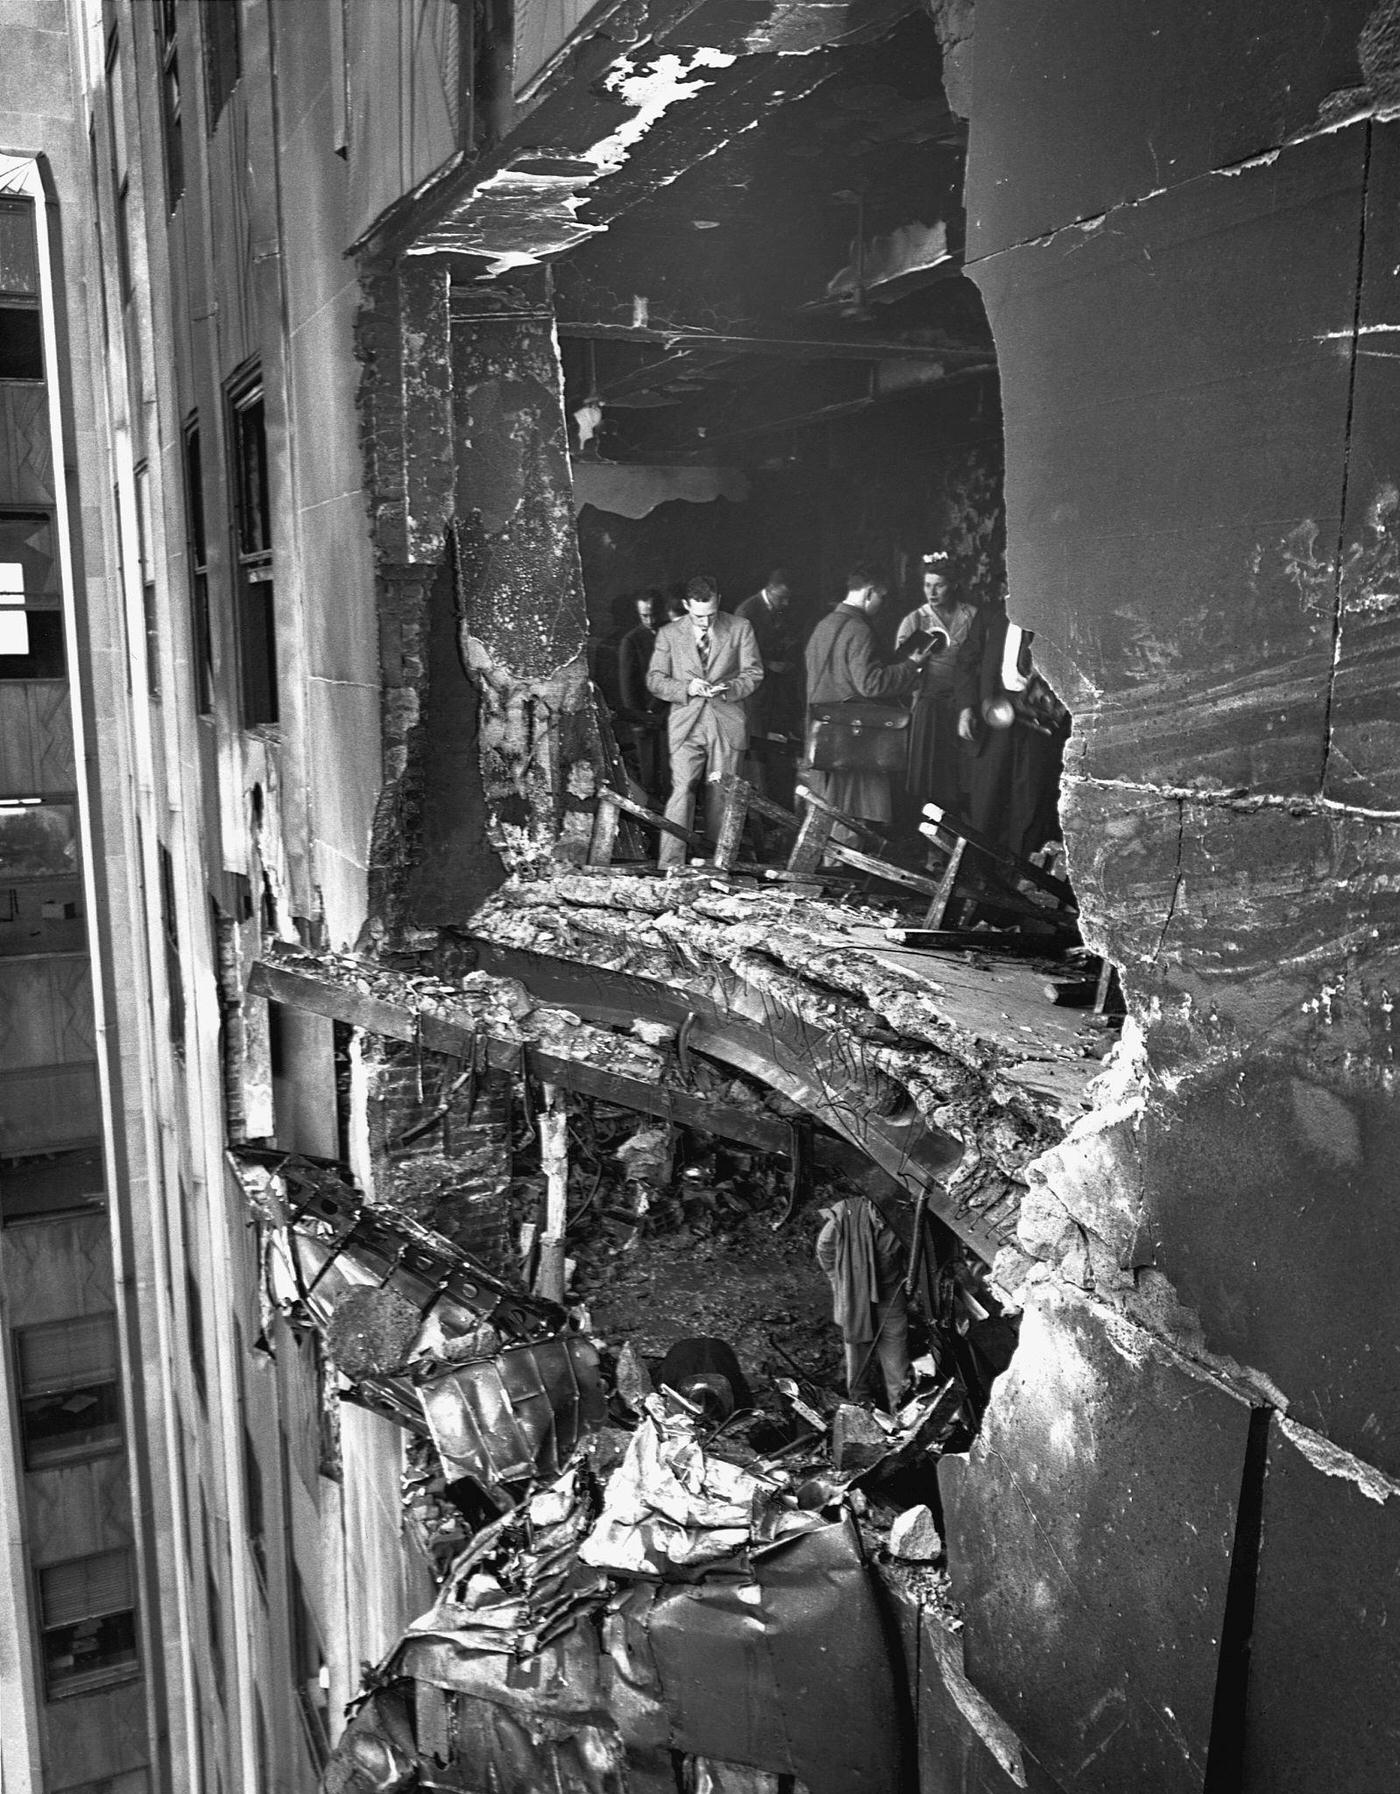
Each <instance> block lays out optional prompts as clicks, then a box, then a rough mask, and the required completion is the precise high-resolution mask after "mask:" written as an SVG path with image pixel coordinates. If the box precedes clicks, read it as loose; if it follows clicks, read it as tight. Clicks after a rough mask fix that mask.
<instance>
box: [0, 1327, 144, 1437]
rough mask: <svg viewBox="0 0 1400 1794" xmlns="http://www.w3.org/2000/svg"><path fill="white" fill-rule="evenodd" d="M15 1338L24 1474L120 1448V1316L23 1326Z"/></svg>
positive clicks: (17, 1331)
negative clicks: (118, 1345) (117, 1320)
mask: <svg viewBox="0 0 1400 1794" xmlns="http://www.w3.org/2000/svg"><path fill="white" fill-rule="evenodd" d="M14 1338H15V1359H16V1364H17V1368H18V1382H19V1411H20V1433H21V1436H22V1438H23V1440H24V1466H25V1469H26V1470H46V1469H49V1468H51V1467H52V1466H54V1465H56V1464H71V1463H75V1462H77V1461H78V1460H79V1459H82V1458H92V1457H100V1456H101V1455H102V1454H103V1453H105V1452H109V1451H115V1450H116V1448H117V1447H118V1446H119V1445H120V1444H121V1408H120V1404H119V1401H118V1395H117V1326H116V1318H115V1316H113V1315H110V1314H91V1315H75V1316H74V1317H73V1318H72V1319H71V1320H66V1321H58V1322H52V1323H49V1324H48V1325H45V1326H42V1327H19V1328H17V1329H16V1330H15V1336H14Z"/></svg>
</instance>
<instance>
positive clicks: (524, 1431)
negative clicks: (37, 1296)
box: [236, 1132, 974, 1794]
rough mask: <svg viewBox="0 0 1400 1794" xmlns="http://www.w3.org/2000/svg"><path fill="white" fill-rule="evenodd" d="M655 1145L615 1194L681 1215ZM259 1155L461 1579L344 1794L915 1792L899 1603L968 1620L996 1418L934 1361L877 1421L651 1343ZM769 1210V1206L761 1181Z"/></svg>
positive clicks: (251, 1174) (314, 1292) (293, 1302)
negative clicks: (949, 1549)
mask: <svg viewBox="0 0 1400 1794" xmlns="http://www.w3.org/2000/svg"><path fill="white" fill-rule="evenodd" d="M630 1139H631V1141H632V1142H633V1143H634V1150H632V1151H630V1152H624V1153H622V1154H621V1156H620V1159H619V1163H618V1174H619V1175H622V1174H624V1173H626V1172H638V1173H645V1174H646V1176H647V1177H648V1178H653V1179H657V1180H658V1183H657V1186H656V1187H657V1188H658V1189H659V1190H660V1191H661V1193H662V1194H661V1200H662V1201H663V1202H665V1201H670V1200H676V1201H681V1202H683V1200H684V1198H683V1197H675V1198H672V1197H671V1196H669V1195H668V1194H667V1192H668V1191H669V1190H670V1189H671V1188H672V1187H673V1185H674V1183H675V1182H676V1181H680V1182H681V1183H684V1181H685V1179H684V1168H682V1170H681V1172H680V1174H679V1177H678V1178H672V1179H671V1181H670V1182H669V1183H661V1182H660V1181H659V1180H660V1179H661V1177H662V1176H663V1175H664V1174H665V1173H666V1172H667V1171H668V1170H673V1169H674V1167H673V1166H671V1165H670V1164H668V1152H667V1150H666V1148H667V1145H668V1142H667V1141H666V1140H665V1139H662V1138H658V1137H656V1136H655V1135H653V1136H652V1137H650V1138H645V1137H644V1138H641V1139H638V1136H637V1134H636V1133H635V1132H634V1133H633V1134H632V1135H631V1136H630ZM605 1143H606V1142H605ZM613 1156H614V1158H618V1154H617V1151H616V1148H614V1150H613ZM236 1164H237V1169H238V1172H239V1175H240V1177H241V1178H242V1179H243V1182H244V1186H245V1189H246V1190H247V1191H248V1193H249V1196H250V1199H251V1201H252V1202H253V1205H254V1209H255V1212H256V1214H257V1215H258V1218H259V1221H260V1225H261V1236H262V1246H263V1263H264V1270H265V1275H264V1282H265V1289H266V1294H267V1298H268V1300H269V1301H270V1302H272V1303H275V1304H276V1305H277V1306H278V1307H279V1308H280V1309H282V1311H283V1312H285V1313H286V1314H288V1315H289V1317H291V1318H292V1319H294V1320H295V1321H296V1322H297V1323H298V1324H302V1325H305V1324H313V1325H315V1326H317V1327H318V1328H319V1329H320V1331H321V1333H322V1336H323V1338H324V1340H325V1342H326V1344H327V1348H328V1350H329V1351H330V1352H331V1353H332V1354H333V1356H334V1357H335V1361H336V1366H337V1369H338V1371H339V1373H340V1379H341V1390H340V1392H341V1396H342V1399H351V1400H361V1401H368V1402H369V1403H370V1405H372V1406H376V1407H379V1408H381V1409H383V1410H384V1411H386V1412H391V1413H393V1414H394V1416H395V1418H397V1419H398V1420H399V1421H400V1422H401V1423H402V1424H403V1425H404V1426H405V1427H406V1428H407V1429H408V1431H409V1433H410V1435H411V1441H410V1445H409V1448H408V1452H407V1470H406V1474H405V1477H404V1517H405V1529H406V1531H407V1533H408V1534H409V1536H410V1537H411V1538H413V1539H414V1540H415V1541H416V1542H417V1544H418V1545H419V1546H420V1548H421V1549H422V1550H423V1551H424V1552H425V1554H426V1555H427V1557H428V1560H429V1562H430V1563H431V1564H432V1566H433V1568H434V1573H435V1578H436V1580H437V1582H438V1595H437V1598H436V1600H435V1602H434V1604H433V1606H432V1607H431V1609H430V1610H429V1611H428V1612H427V1613H425V1614H423V1615H422V1616H421V1617H420V1618H419V1619H417V1620H415V1621H414V1622H413V1624H412V1625H411V1626H410V1627H409V1628H408V1630H407V1632H406V1633H405V1635H404V1637H403V1638H402V1640H401V1641H400V1642H399V1644H398V1645H397V1646H396V1647H395V1648H394V1650H393V1651H392V1652H391V1653H390V1655H389V1656H388V1658H387V1659H386V1660H385V1661H384V1662H383V1663H381V1664H380V1665H378V1666H377V1667H376V1668H375V1669H374V1670H373V1671H372V1672H370V1674H369V1675H368V1677H367V1680H366V1685H365V1691H364V1698H363V1701H362V1702H361V1703H360V1707H359V1711H358V1712H357V1713H356V1715H355V1717H354V1720H353V1723H352V1724H351V1725H350V1727H349V1728H348V1729H347V1731H346V1733H345V1735H344V1738H343V1739H342V1742H341V1744H340V1745H339V1746H338V1748H337V1751H336V1753H335V1755H334V1758H333V1760H332V1763H331V1765H330V1767H329V1769H328V1770H327V1773H326V1778H325V1782H324V1786H325V1787H326V1788H327V1789H330V1790H333V1791H334V1794H361V1791H364V1790H368V1789H369V1788H371V1787H374V1788H380V1789H408V1788H411V1787H440V1788H459V1789H463V1790H465V1789H469V1788H476V1787H479V1786H482V1785H484V1783H483V1780H482V1777H483V1776H486V1777H487V1778H488V1779H489V1782H490V1785H492V1786H499V1787H501V1788H509V1789H517V1790H520V1791H521V1794H524V1790H527V1789H533V1788H538V1787H546V1786H567V1787H571V1788H575V1789H578V1790H580V1791H587V1790H594V1789H596V1790H597V1791H598V1794H623V1791H634V1790H635V1791H638V1794H648V1791H650V1790H660V1789H666V1790H674V1789H675V1788H676V1787H677V1786H678V1785H679V1786H689V1787H692V1788H695V1789H700V1788H710V1789H724V1790H730V1791H732V1794H776V1790H778V1788H779V1787H780V1785H781V1786H782V1787H783V1788H795V1789H798V1790H806V1791H807V1794H861V1790H867V1791H868V1794H876V1791H877V1790H882V1789H885V1788H888V1787H892V1786H896V1785H898V1782H899V1775H900V1772H901V1770H900V1753H901V1751H902V1750H903V1748H904V1743H905V1734H904V1729H903V1726H902V1722H901V1714H902V1713H903V1711H904V1703H905V1701H906V1697H907V1688H906V1680H907V1666H906V1665H905V1664H904V1663H903V1662H902V1661H901V1660H900V1657H899V1653H898V1650H897V1649H896V1648H895V1647H894V1646H893V1645H892V1642H891V1641H892V1639H893V1637H894V1636H895V1633H894V1631H893V1630H892V1628H891V1626H890V1624H889V1617H890V1616H889V1613H888V1612H887V1611H886V1603H887V1602H888V1601H889V1600H890V1599H891V1598H893V1596H896V1595H902V1596H903V1597H904V1598H905V1599H909V1598H913V1599H915V1600H916V1601H917V1602H918V1603H920V1605H921V1607H922V1609H923V1610H924V1611H926V1612H929V1613H932V1614H934V1615H936V1616H937V1618H938V1622H939V1623H941V1624H943V1625H945V1626H946V1627H947V1628H948V1629H949V1630H950V1631H952V1630H955V1629H956V1625H957V1618H956V1615H955V1614H954V1613H953V1612H952V1610H951V1608H950V1607H949V1605H948V1601H947V1581H946V1577H945V1576H944V1574H943V1571H942V1567H941V1550H942V1547H941V1541H940V1539H939V1537H938V1520H937V1512H938V1497H937V1488H936V1483H935V1481H934V1478H933V1475H932V1465H933V1463H934V1461H935V1460H936V1458H937V1457H938V1455H939V1454H940V1453H941V1452H943V1451H945V1450H948V1449H961V1448H962V1447H964V1446H965V1445H966V1444H967V1443H968V1442H969V1440H970V1438H971V1436H972V1430H973V1425H974V1417H973V1412H972V1406H971V1404H970V1402H969V1400H968V1398H967V1395H966V1393H965V1390H964V1388H963V1386H962V1384H961V1382H960V1381H959V1379H958V1378H957V1377H956V1376H955V1375H946V1374H944V1373H943V1372H942V1370H941V1367H940V1364H939V1361H938V1360H937V1358H935V1357H933V1356H926V1357H924V1358H922V1359H920V1360H919V1361H918V1362H917V1363H916V1365H915V1374H914V1377H913V1380H912V1383H911V1386H910V1388H909V1389H908V1391H907V1396H906V1399H905V1400H904V1402H903V1403H902V1405H901V1406H900V1407H899V1408H898V1410H897V1412H895V1413H893V1414H882V1413H879V1412H877V1411H876V1410H874V1409H870V1408H864V1407H860V1406H858V1405H855V1404H852V1403H849V1402H846V1401H843V1400H842V1399H841V1397H840V1396H839V1395H838V1394H837V1393H836V1391H835V1389H834V1388H833V1387H832V1386H831V1383H830V1382H829V1381H828V1380H825V1379H824V1377H822V1376H818V1375H812V1374H810V1371H809V1370H805V1369H803V1367H802V1366H801V1363H800V1361H799V1360H798V1359H797V1357H796V1355H795V1354H786V1359H787V1362H788V1364H789V1365H790V1368H791V1370H792V1371H793V1372H794V1373H795V1374H792V1375H785V1374H773V1369H772V1364H768V1365H762V1364H760V1365H756V1366H754V1367H752V1368H751V1369H750V1368H749V1367H746V1366H741V1363H740V1359H739V1357H738V1356H737V1355H736V1353H735V1352H734V1350H733V1349H732V1348H731V1347H730V1345H729V1344H728V1343H727V1342H726V1341H725V1340H723V1339H721V1338H706V1337H695V1336H694V1335H693V1332H692V1335H691V1336H690V1337H685V1338H677V1339H673V1340H671V1342H670V1343H669V1346H668V1349H667V1350H666V1351H665V1352H664V1353H661V1354H659V1355H658V1353H657V1352H655V1351H651V1352H647V1351H643V1350H639V1349H638V1347H637V1345H636V1344H635V1343H634V1342H633V1341H631V1340H620V1339H618V1338H616V1337H615V1336H609V1335H606V1334H604V1333H601V1332H598V1333H590V1332H589V1331H588V1330H587V1329H588V1327H589V1325H590V1323H591V1324H593V1325H596V1316H594V1315H590V1313H589V1312H588V1310H587V1308H585V1307H580V1306H577V1305H576V1306H575V1308H574V1309H573V1311H572V1312H571V1313H570V1314H569V1315H567V1316H566V1315H565V1314H564V1313H562V1312H560V1311H558V1310H556V1309H553V1308H552V1307H551V1306H550V1305H548V1304H544V1303H541V1302H539V1301H538V1299H536V1298H533V1297H529V1296H526V1295H523V1294H521V1293H520V1292H512V1291H510V1290H509V1289H507V1288H506V1287H505V1286H503V1285H501V1284H498V1283H497V1282H496V1281H495V1280H494V1279H492V1278H491V1277H490V1276H489V1275H488V1274H486V1273H485V1272H484V1271H483V1270H482V1268H481V1267H479V1266H476V1265H473V1264H472V1263H471V1262H470V1261H469V1260H468V1259H467V1258H466V1256H465V1255H464V1254H461V1253H460V1252H457V1251H456V1250H455V1249H454V1248H453V1247H452V1246H451V1245H450V1244H449V1243H448V1242H446V1241H443V1240H439V1239H438V1238H436V1236H433V1235H432V1234H431V1233H430V1232H429V1231H428V1230H427V1229H424V1228H422V1227H421V1226H420V1225H418V1224H417V1223H415V1222H413V1221H412V1220H411V1219H409V1218H407V1217H400V1216H396V1215H394V1214H393V1213H392V1212H390V1211H383V1210H372V1209H371V1208H370V1206H369V1205H368V1204H366V1203H365V1202H364V1201H363V1199H362V1198H360V1197H359V1196H358V1194H357V1193H356V1192H354V1191H353V1190H351V1189H349V1188H347V1187H346V1186H345V1185H344V1184H343V1183H342V1182H339V1181H338V1180H337V1178H336V1176H335V1175H334V1173H333V1172H332V1170H331V1169H330V1168H329V1167H326V1166H324V1165H318V1164H316V1163H314V1162H312V1161H306V1160H299V1159H297V1158H296V1157H295V1156H294V1155H289V1154H281V1155H277V1154H271V1153H257V1152H245V1153H243V1154H241V1155H239V1156H238V1158H237V1160H236ZM708 1169H709V1171H710V1172H711V1173H713V1170H714V1164H713V1162H712V1163H711V1164H710V1166H709V1167H708ZM751 1169H752V1168H751ZM634 1181H642V1179H641V1178H640V1177H639V1178H637V1179H635V1180H634ZM736 1187H737V1180H736ZM754 1193H756V1194H757V1196H759V1197H762V1198H763V1199H764V1200H765V1201H771V1197H772V1191H771V1190H770V1189H769V1188H768V1187H767V1185H766V1184H765V1178H764V1175H763V1174H762V1173H761V1171H754V1172H753V1174H752V1177H751V1184H750V1199H752V1197H753V1195H754ZM741 1206H743V1205H742V1204H741ZM708 1212H710V1211H709V1209H708V1207H707V1213H708ZM714 1213H715V1214H717V1215H718V1214H719V1209H718V1205H717V1204H716V1205H715V1209H714ZM719 1225H720V1226H721V1228H723V1226H724V1225H725V1223H724V1220H723V1218H722V1217H721V1218H720V1220H719ZM751 1226H762V1227H763V1228H764V1229H765V1230H766V1231H767V1233H768V1235H769V1238H770V1239H771V1238H772V1237H773V1233H772V1228H771V1223H770V1222H769V1221H768V1220H767V1218H766V1217H765V1218H760V1216H759V1215H758V1214H757V1213H756V1212H750V1213H747V1214H745V1215H744V1216H742V1217H740V1218H739V1220H738V1222H737V1225H736V1227H735V1233H736V1234H737V1235H738V1236H739V1237H741V1238H742V1237H743V1235H744V1230H745V1229H746V1228H747V1227H751ZM698 1244H699V1242H698V1241H696V1240H695V1239H694V1237H692V1249H695V1248H696V1247H697V1246H698ZM803 1250H804V1251H805V1250H806V1242H805V1241H804V1242H803ZM599 1293H600V1294H601V1293H602V1292H599ZM693 1325H694V1321H692V1327H693ZM655 1343H656V1344H657V1345H658V1346H659V1345H661V1344H663V1343H665V1341H664V1340H663V1339H660V1338H658V1339H657V1340H656V1341H655ZM778 1362H779V1360H778V1359H777V1358H774V1359H773V1364H777V1363H778ZM837 1721H839V1723H837ZM472 1778H476V1779H472ZM780 1778H781V1781H780Z"/></svg>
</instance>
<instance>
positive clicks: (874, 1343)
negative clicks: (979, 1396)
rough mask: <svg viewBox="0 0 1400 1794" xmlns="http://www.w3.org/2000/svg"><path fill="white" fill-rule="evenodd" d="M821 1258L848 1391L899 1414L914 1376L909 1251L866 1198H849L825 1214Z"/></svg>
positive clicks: (855, 1398)
mask: <svg viewBox="0 0 1400 1794" xmlns="http://www.w3.org/2000/svg"><path fill="white" fill-rule="evenodd" d="M821 1213H822V1229H821V1232H820V1233H819V1234H818V1235H817V1263H818V1264H819V1265H820V1266H821V1268H822V1270H823V1271H824V1272H825V1273H826V1277H827V1281H828V1282H829V1283H830V1284H831V1294H832V1317H833V1319H834V1320H835V1322H836V1324H837V1326H838V1327H839V1328H840V1329H841V1338H842V1341H843V1343H844V1345H845V1350H846V1392H847V1394H848V1395H849V1396H850V1398H851V1400H852V1401H857V1402H862V1401H863V1402H869V1403H871V1404H872V1405H874V1406H879V1405H880V1403H881V1399H882V1397H883V1401H884V1403H885V1405H886V1406H887V1407H888V1409H889V1411H890V1412H891V1413H893V1412H894V1410H895V1409H896V1408H897V1407H898V1406H899V1398H900V1395H901V1393H902V1392H903V1389H904V1385H905V1384H906V1383H907V1382H908V1380H909V1308H908V1304H907V1302H906V1300H905V1294H904V1261H905V1251H904V1248H903V1247H902V1246H901V1245H900V1243H899V1239H898V1237H897V1235H896V1234H895V1232H894V1230H893V1228H892V1227H891V1226H890V1225H889V1223H888V1222H887V1221H886V1220H885V1218H884V1216H883V1215H882V1214H881V1213H880V1211H879V1209H877V1208H876V1207H875V1205H874V1203H873V1202H871V1201H870V1199H869V1198H868V1197H866V1196H848V1197H845V1198H843V1200H842V1201H840V1202H835V1203H832V1205H831V1206H830V1207H829V1208H824V1209H823V1210H822V1211H821Z"/></svg>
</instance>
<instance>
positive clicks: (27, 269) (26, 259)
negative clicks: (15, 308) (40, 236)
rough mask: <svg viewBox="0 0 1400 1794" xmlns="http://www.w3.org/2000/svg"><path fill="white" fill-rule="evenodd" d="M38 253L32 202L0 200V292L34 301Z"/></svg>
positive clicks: (37, 277) (26, 200) (28, 200)
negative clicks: (14, 294)
mask: <svg viewBox="0 0 1400 1794" xmlns="http://www.w3.org/2000/svg"><path fill="white" fill-rule="evenodd" d="M38 292H39V251H38V245H37V244H36V243H35V241H34V202H33V200H32V199H0V293H17V294H22V295H23V296H24V297H26V298H31V299H32V298H35V297H36V296H37V295H38Z"/></svg>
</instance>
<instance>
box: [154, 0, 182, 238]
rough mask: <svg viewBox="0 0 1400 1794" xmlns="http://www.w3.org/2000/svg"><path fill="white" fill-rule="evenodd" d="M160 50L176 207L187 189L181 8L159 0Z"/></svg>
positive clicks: (171, 197) (169, 183) (168, 171)
mask: <svg viewBox="0 0 1400 1794" xmlns="http://www.w3.org/2000/svg"><path fill="white" fill-rule="evenodd" d="M155 15H156V50H157V53H158V55H159V57H160V122H161V139H162V141H163V143H164V145H165V203H166V207H167V209H168V210H169V211H172V212H173V211H174V210H175V208H176V206H177V205H179V203H180V198H181V195H182V194H183V193H184V191H185V149H184V142H183V140H182V137H181V134H180V133H181V121H180V57H179V52H178V50H177V47H176V27H177V25H178V22H179V8H178V7H177V5H176V3H175V0H156V5H155Z"/></svg>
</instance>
